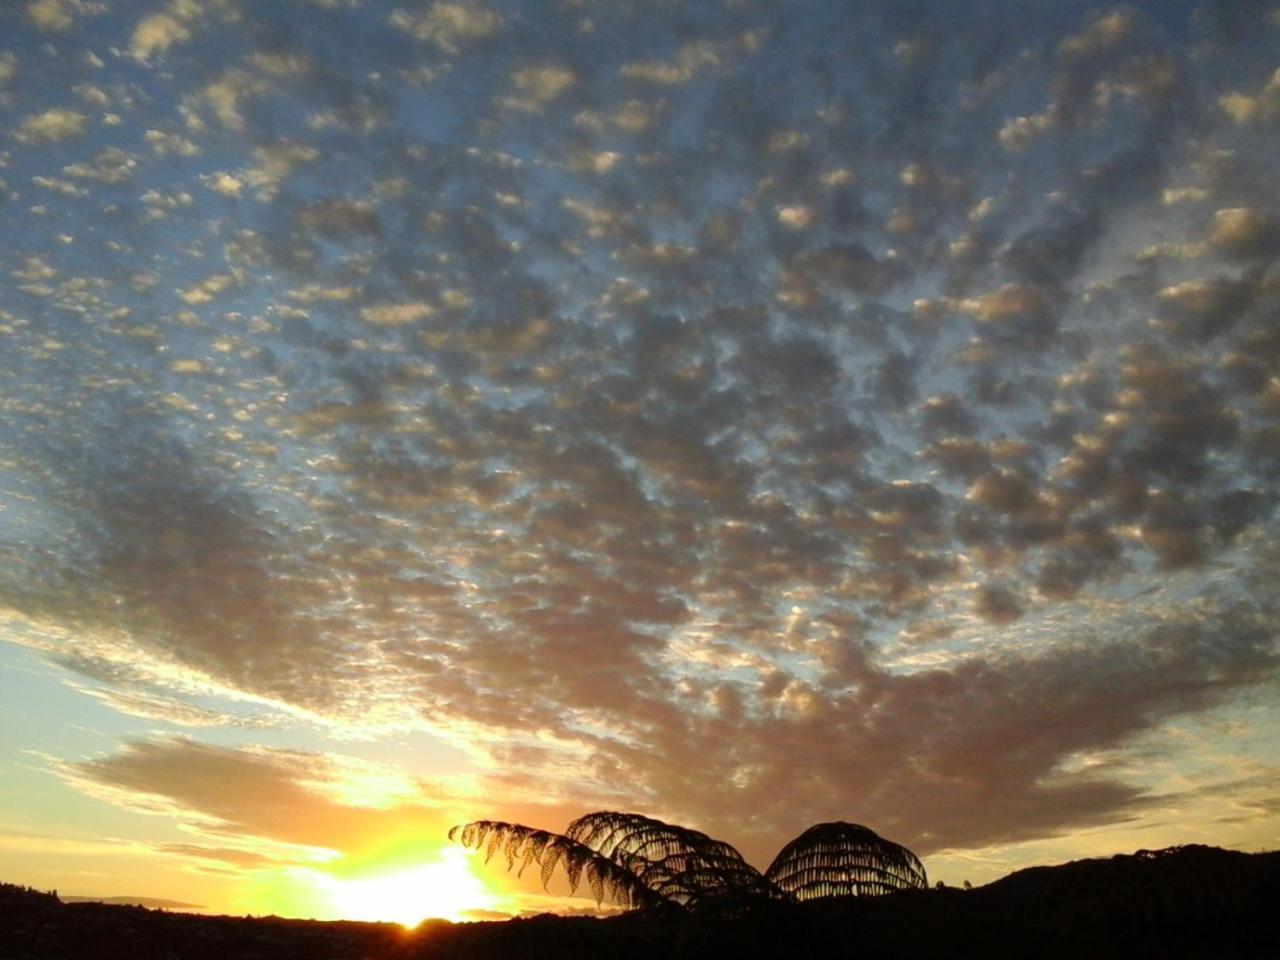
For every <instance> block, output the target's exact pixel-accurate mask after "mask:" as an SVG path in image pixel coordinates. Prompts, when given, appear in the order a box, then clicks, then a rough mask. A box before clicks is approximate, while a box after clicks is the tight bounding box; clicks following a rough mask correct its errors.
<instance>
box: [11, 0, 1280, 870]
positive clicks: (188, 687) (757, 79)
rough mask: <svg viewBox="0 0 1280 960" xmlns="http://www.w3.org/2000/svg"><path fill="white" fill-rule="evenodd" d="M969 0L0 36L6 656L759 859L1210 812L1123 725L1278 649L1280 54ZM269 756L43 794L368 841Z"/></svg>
mask: <svg viewBox="0 0 1280 960" xmlns="http://www.w3.org/2000/svg"><path fill="white" fill-rule="evenodd" d="M972 6H973V5H957V4H947V3H915V4H911V5H909V6H908V7H903V6H901V5H890V4H819V3H812V4H810V3H791V4H786V5H769V4H752V3H741V4H712V3H705V4H704V3H693V4H682V5H660V6H659V7H658V8H656V9H655V7H654V6H653V5H652V4H647V3H631V4H629V3H623V2H591V0H587V2H583V3H576V4H565V5H562V6H556V7H546V6H544V5H541V4H524V3H514V2H513V3H497V2H494V3H486V4H460V3H447V2H443V0H438V2H430V3H428V2H422V3H409V4H384V3H380V2H377V0H368V2H365V3H359V2H350V3H347V2H320V0H314V2H304V0H294V2H290V3H286V4H282V5H254V4H246V3H235V2H233V0H218V2H211V3H203V4H194V3H185V2H183V3H172V4H167V5H165V4H158V3H157V4H119V5H102V4H93V3H87V2H86V3H81V2H70V0H68V2H59V3H52V2H43V0H42V2H41V3H37V4H31V5H29V7H27V8H26V9H25V11H19V12H17V13H12V12H11V13H5V14H0V23H3V24H5V27H6V29H5V30H3V31H0V35H3V36H4V37H5V39H4V40H3V41H2V42H0V111H3V112H4V114H5V115H6V116H7V117H8V119H9V120H10V121H11V122H10V123H9V124H8V126H9V128H10V130H11V131H12V132H11V134H10V135H9V137H8V142H7V143H5V144H3V149H2V150H0V177H3V180H4V184H5V190H6V196H7V198H8V199H7V201H6V202H7V207H6V209H7V210H8V211H9V212H10V214H12V216H13V217H14V218H15V224H17V227H16V228H15V229H11V230H9V231H7V232H6V236H5V239H4V241H3V244H4V245H3V248H0V257H2V260H0V263H2V265H3V269H4V271H5V272H6V274H7V280H8V282H7V283H6V284H5V285H4V287H3V292H2V293H0V337H3V342H4V345H5V356H6V364H5V370H6V372H5V374H4V376H3V379H2V380H0V391H2V392H0V402H2V403H3V405H4V409H5V417H4V420H3V426H2V427H0V444H2V447H0V450H2V453H0V505H3V511H2V512H0V605H2V606H0V609H2V610H3V613H4V617H5V620H6V621H7V622H8V623H9V632H8V633H7V634H6V635H7V636H9V637H11V638H12V639H15V640H17V641H19V642H22V643H24V644H26V645H28V646H32V647H34V648H36V649H38V650H40V651H42V652H43V653H44V654H45V655H47V656H48V657H49V658H50V659H52V660H53V661H55V662H57V663H59V664H62V665H63V666H64V667H66V668H67V669H68V670H70V671H73V672H74V673H76V674H78V675H80V676H81V677H82V680H80V681H77V682H78V683H81V684H82V686H83V688H84V689H85V690H86V691H89V692H91V693H93V695H94V696H96V697H98V698H99V699H100V701H101V702H104V703H107V704H109V705H111V706H113V707H115V708H116V709H118V710H121V711H123V712H125V713H128V714H132V715H142V716H145V717H148V718H163V717H166V716H167V717H169V718H170V719H171V720H172V721H173V722H175V723H178V724H180V725H182V726H184V727H185V728H187V729H188V730H199V729H200V728H201V727H212V726H221V727H223V728H224V729H225V728H228V727H234V726H235V725H236V723H238V722H243V721H237V720H235V719H234V717H232V716H231V715H230V714H226V713H223V712H222V711H221V710H220V709H210V708H209V707H208V704H207V703H206V705H205V706H203V707H202V706H200V705H198V704H197V703H196V700H197V699H199V698H202V697H203V698H209V697H212V698H221V699H222V700H223V701H225V702H227V703H230V704H234V703H240V704H245V703H247V704H253V705H255V706H254V707H253V709H254V710H256V711H258V712H257V713H255V714H254V715H253V720H252V722H253V723H254V724H262V723H276V724H279V725H281V726H284V727H288V725H289V724H292V723H297V722H306V723H309V724H313V725H314V724H319V725H321V727H322V728H323V729H327V730H330V731H331V732H335V733H339V734H342V735H351V734H353V733H362V734H363V735H367V736H377V735H378V734H379V733H380V732H382V731H386V730H399V731H403V730H406V729H418V730H425V731H429V732H432V733H434V734H436V735H437V736H440V737H443V738H446V739H448V740H450V741H451V742H453V743H455V744H458V745H460V746H463V747H465V748H466V749H467V750H468V751H469V752H470V755H471V756H472V757H474V758H475V762H476V764H477V766H478V770H479V773H478V776H479V777H480V780H481V783H482V784H487V785H488V787H489V788H490V789H491V790H497V789H499V788H500V789H501V790H502V795H503V796H505V797H508V798H510V799H509V800H508V801H506V802H507V806H505V807H503V810H504V811H510V810H511V809H512V808H513V807H512V805H513V804H516V803H528V802H530V800H531V798H534V797H539V798H542V799H546V800H547V801H548V802H550V803H565V802H569V801H571V802H572V804H573V805H575V806H580V807H584V808H590V807H591V806H593V805H595V804H604V803H609V804H611V805H618V806H623V805H628V806H640V807H644V808H646V809H651V810H654V811H655V812H664V813H668V814H670V815H672V816H676V817H680V818H684V819H691V820H693V821H694V822H696V823H698V824H699V825H701V826H704V827H706V828H707V829H715V830H721V831H723V832H725V833H726V834H728V835H731V836H733V837H736V838H745V839H746V842H747V845H748V847H751V848H752V849H755V846H758V849H759V850H760V851H768V850H770V849H772V848H775V847H776V846H777V843H778V842H779V840H780V839H783V838H785V837H786V836H790V835H792V834H793V833H794V826H795V824H796V823H801V822H812V821H816V820H821V819H832V818H852V819H857V820H862V821H866V822H869V823H873V824H876V825H877V827H879V826H881V825H882V826H883V827H884V829H885V830H887V831H888V832H890V833H891V834H892V835H893V836H895V837H898V838H900V839H903V840H906V841H908V842H910V843H912V845H913V846H916V848H917V849H919V850H921V851H922V852H930V851H938V850H942V849H945V848H972V847H976V846H984V845H986V846H990V845H996V844H1000V843H1011V842H1015V841H1021V840H1027V839H1034V838H1038V837H1047V836H1054V835H1058V834H1062V833H1065V832H1069V831H1071V830H1074V829H1078V828H1083V827H1088V826H1096V825H1102V824H1113V823H1116V822H1119V821H1122V820H1125V819H1126V818H1137V817H1140V816H1142V813H1143V811H1144V810H1147V809H1149V808H1150V807H1151V805H1152V804H1153V803H1156V802H1157V801H1162V798H1164V799H1167V798H1168V796H1170V791H1176V790H1177V789H1191V788H1190V787H1187V786H1186V783H1185V781H1178V782H1180V783H1182V786H1181V787H1179V786H1178V785H1177V783H1175V781H1174V780H1170V781H1169V782H1167V783H1164V782H1154V781H1153V780H1152V779H1151V778H1150V777H1147V776H1145V775H1144V773H1143V769H1142V765H1141V764H1140V763H1139V762H1138V761H1137V760H1136V759H1135V758H1134V756H1133V755H1130V754H1127V753H1126V750H1127V749H1128V748H1129V747H1130V746H1132V745H1133V744H1135V743H1137V742H1139V741H1142V742H1144V743H1146V744H1147V746H1146V748H1145V749H1147V750H1149V751H1151V750H1154V751H1156V752H1157V753H1159V754H1160V756H1162V757H1164V758H1166V759H1172V760H1173V761H1177V760H1178V759H1179V757H1182V756H1183V754H1180V753H1179V750H1182V749H1184V747H1182V746H1179V744H1178V743H1177V742H1176V741H1174V740H1172V739H1167V738H1166V739H1162V738H1161V737H1162V731H1166V732H1167V728H1168V724H1170V723H1173V722H1176V721H1178V720H1179V719H1180V718H1187V717H1195V716H1199V715H1202V714H1203V713H1204V712H1205V711H1210V710H1214V709H1217V710H1224V709H1226V710H1229V709H1231V707H1232V705H1233V704H1237V703H1239V702H1245V701H1242V700H1241V699H1240V698H1246V700H1247V698H1249V697H1257V696H1258V695H1259V692H1260V691H1262V692H1265V691H1273V690H1274V685H1275V682H1276V676H1277V667H1278V666H1280V658H1278V656H1277V649H1276V643H1275V626H1276V616H1277V609H1276V604H1275V599H1274V589H1273V588H1272V587H1271V586H1269V585H1271V584H1274V582H1275V578H1276V576H1277V574H1280V568H1278V564H1277V559H1278V558H1277V555H1276V552H1275V550H1274V549H1273V548H1272V547H1271V546H1270V544H1271V542H1272V541H1273V540H1274V538H1275V535H1276V532H1277V531H1276V521H1275V506H1276V487H1275V476H1276V470H1277V465H1278V464H1280V419H1278V418H1280V379H1278V378H1280V332H1278V330H1280V328H1278V327H1277V325H1276V324H1275V320H1274V318H1275V313H1276V309H1277V306H1278V305H1280V259H1277V258H1278V257H1280V242H1278V240H1277V237H1278V236H1280V233H1278V228H1277V224H1278V223H1280V211H1278V210H1277V208H1276V205H1275V197H1276V196H1277V188H1278V187H1280V182H1278V180H1280V177H1278V175H1277V171H1276V167H1275V164H1274V160H1272V159H1270V158H1273V157H1274V156H1276V155H1277V151H1278V148H1280V143H1278V142H1277V139H1278V128H1277V117H1278V116H1280V112H1278V111H1277V109H1276V103H1277V97H1276V95H1275V93H1276V80H1275V69H1276V64H1275V63H1274V50H1275V39H1276V34H1277V32H1278V31H1280V23H1278V22H1277V18H1276V15H1275V13H1274V12H1273V11H1271V10H1270V9H1269V8H1268V7H1267V6H1266V5H1265V4H1237V3H1227V2H1225V0H1224V2H1206V3H1203V4H1195V3H1189V2H1188V3H1181V2H1179V3H1170V4H1162V5H1159V9H1158V10H1155V9H1146V8H1141V9H1140V8H1138V7H1136V6H1133V7H1131V6H1120V7H1115V8H1110V9H1092V8H1090V7H1087V6H1085V5H1083V4H1077V3H1063V4H1053V5H1026V4H1015V3H995V2H992V3H987V4H982V5H981V6H982V8H983V9H982V12H981V13H975V12H974V10H973V9H972ZM961 7H963V8H964V9H960V8H961ZM975 22H981V23H984V24H987V25H989V27H990V29H984V30H983V31H975V30H973V29H972V28H971V25H972V24H973V23H975ZM1153 744H1154V745H1153ZM1100 755H1105V756H1107V757H1109V758H1111V759H1110V760H1109V762H1108V763H1105V764H1101V765H1089V764H1087V763H1085V762H1084V761H1083V760H1082V758H1087V757H1090V756H1100ZM300 756H301V755H292V754H283V753H272V752H270V751H268V750H266V748H262V747H255V746H252V745H249V744H243V745H241V747H239V748H231V747H214V746H211V745H207V744H203V743H201V742H200V741H198V740H193V739H178V740H140V741H131V742H129V743H128V744H126V745H124V746H122V747H121V749H120V751H119V752H118V753H116V754H114V755H110V756H106V757H100V758H98V759H95V760H91V761H83V762H75V761H71V760H66V759H64V760H61V761H58V764H59V766H58V769H59V770H60V771H62V773H63V775H64V776H66V777H67V778H69V779H70V780H71V781H72V782H74V783H76V784H78V785H80V786H81V787H82V788H84V789H86V790H89V791H93V792H95V793H96V794H98V795H102V796H106V797H108V798H109V799H112V800H114V801H116V802H122V803H128V802H131V801H130V800H129V799H128V798H129V797H134V798H135V799H136V798H139V797H151V798H153V800H154V798H156V797H159V798H161V801H162V804H161V805H162V808H163V809H167V810H171V811H178V812H180V813H181V814H182V815H190V816H195V817H197V819H198V820H199V822H200V823H201V824H203V825H204V826H203V827H202V829H206V830H209V829H212V827H210V825H211V824H212V825H214V826H218V825H221V826H220V829H223V830H229V831H231V832H233V833H237V834H243V835H246V836H250V835H251V836H260V837H269V838H270V839H272V840H277V841H280V842H285V843H291V844H298V845H301V846H325V845H326V844H328V843H331V841H327V840H326V839H325V835H326V834H328V835H339V836H343V837H345V836H348V835H350V834H351V833H352V831H354V830H355V828H354V827H350V826H348V823H349V819H350V818H351V817H352V816H353V815H352V814H351V813H350V812H349V811H348V810H347V808H346V807H344V806H342V804H340V803H337V804H335V803H333V802H331V801H324V800H316V797H317V796H320V794H318V793H317V792H316V790H310V791H309V788H306V787H303V786H298V785H297V783H298V781H299V779H302V780H305V777H306V776H307V775H309V774H306V772H305V771H304V770H303V769H302V768H303V767H305V766H306V765H307V764H312V765H315V764H320V765H321V766H323V764H324V763H327V762H329V761H327V760H324V759H323V758H321V759H315V758H312V759H310V760H307V759H305V758H302V759H300ZM317 756H319V755H317ZM1186 756H1187V757H1189V754H1188V755H1186ZM1126 758H1127V759H1126ZM1188 762H1190V760H1188ZM1259 762H1261V761H1259ZM190 771H207V773H201V774H200V775H199V776H196V777H194V779H192V780H191V781H190V783H187V782H186V781H184V780H183V779H182V778H183V777H186V776H188V775H189V774H190ZM179 772H181V774H180V773H179ZM313 773H314V771H313ZM1257 777H1258V778H1259V779H1258V780H1257V782H1260V783H1264V784H1267V783H1270V784H1272V785H1274V783H1275V770H1274V768H1273V767H1265V765H1263V767H1262V768H1260V772H1259V773H1258V774H1257ZM202 778H204V779H202ZM202 783H208V784H209V785H211V786H210V789H208V790H205V789H203V788H201V787H200V784H202ZM223 785H233V786H225V787H224V786H223ZM477 789H480V788H477ZM1196 789H1206V790H1207V789H1213V785H1212V784H1210V785H1204V784H1200V785H1198V786H1196ZM1222 789H1226V788H1225V787H1224V788H1222ZM429 792H430V791H428V794H429ZM268 794H270V795H272V796H274V797H276V798H277V801H278V802H276V805H275V806H273V807H271V808H270V809H271V810H272V811H274V812H273V813H271V815H272V816H278V817H280V818H281V819H279V820H278V821H275V820H273V821H272V822H270V823H266V822H259V821H257V820H254V819H252V818H253V817H254V816H266V815H267V814H266V813H265V812H264V811H265V810H266V809H267V805H266V804H263V803H260V801H261V799H262V797H264V796H266V795H268ZM482 795H483V793H482ZM491 795H492V794H491ZM280 797H284V798H285V801H287V802H283V801H279V798H280ZM157 802H159V801H157ZM413 802H414V803H416V802H418V801H416V800H415V801H413ZM423 802H425V801H423ZM494 803H495V805H500V804H498V802H497V801H494ZM326 804H328V805H327V806H326ZM254 811H258V813H256V814H255V812H254ZM1256 816H1257V817H1262V818H1265V817H1266V816H1274V813H1273V812H1272V813H1270V814H1268V813H1267V812H1266V808H1265V806H1263V807H1260V808H1259V809H1258V810H1257V811H1256ZM551 825H552V826H558V825H559V824H558V823H552V824H551ZM361 829H365V828H363V827H362V828H361ZM215 832H216V831H215ZM352 842H354V841H352ZM753 845H755V846H753ZM224 846H225V845H222V846H220V845H219V844H217V843H216V842H213V841H212V840H211V841H210V843H209V844H208V850H209V851H212V852H208V856H209V857H212V858H214V859H217V858H218V856H219V851H221V856H222V858H223V859H224V860H227V861H229V862H248V860H252V859H253V858H254V857H257V856H265V855H266V854H264V853H262V851H261V850H255V849H249V848H247V847H246V848H244V849H240V848H226V849H224ZM227 850H231V852H230V853H228V852H227ZM171 852H175V853H182V851H181V850H176V849H175V850H174V851H171ZM188 852H190V851H188ZM246 858H247V859H246Z"/></svg>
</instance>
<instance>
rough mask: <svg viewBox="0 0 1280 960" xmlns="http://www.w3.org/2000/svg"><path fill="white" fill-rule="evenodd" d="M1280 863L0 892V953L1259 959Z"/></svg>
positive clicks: (1182, 852)
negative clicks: (755, 901)
mask: <svg viewBox="0 0 1280 960" xmlns="http://www.w3.org/2000/svg"><path fill="white" fill-rule="evenodd" d="M1278 896H1280V852H1273V853H1257V854H1246V853H1237V852H1234V851H1229V850H1220V849H1218V848H1215V847H1204V846H1185V847H1174V848H1170V849H1168V850H1162V851H1155V852H1148V851H1139V852H1138V853H1136V854H1130V855H1122V856H1115V857H1110V858H1106V859H1098V860H1079V861H1073V862H1071V863H1066V864H1062V865H1060V866H1054V867H1032V868H1030V869H1027V870H1019V871H1018V872H1016V873H1013V874H1010V875H1009V876H1007V877H1005V878H1003V879H1001V880H997V881H996V882H994V883H990V884H988V885H986V886H984V887H978V888H976V889H974V890H959V889H955V888H942V889H932V890H920V889H916V890H903V891H899V892H897V893H892V894H888V895H885V896H880V897H871V898H862V899H854V898H849V897H831V898H822V899H816V900H810V901H807V902H804V903H790V902H777V901H764V902H762V903H760V904H759V905H758V906H757V907H756V908H754V909H752V910H750V911H746V912H741V911H736V912H733V913H716V912H714V911H712V912H705V913H698V914H675V913H672V912H671V911H669V910H668V911H663V910H658V911H651V910H637V911H633V912H631V913H628V914H624V915H622V916H617V917H611V918H608V919H595V918H591V917H554V916H550V915H542V916H538V917H531V918H525V919H518V920H511V921H505V922H485V923H468V924H452V923H448V922H445V921H429V922H428V923H425V924H423V925H422V926H420V927H419V928H418V929H417V930H414V931H405V930H403V929H402V928H400V927H398V926H396V925H394V924H373V923H357V922H347V921H338V922H317V921H310V920H283V919H280V918H278V917H266V918H258V919H248V918H243V919H242V918H235V917H206V916H196V915H191V914H180V913H167V912H161V911H153V910H147V909H144V908H141V907H124V906H110V905H105V904H100V903H70V904H68V903H62V902H61V901H59V900H58V899H57V897H56V896H54V895H52V894H45V893H40V892H38V891H35V890H31V889H29V888H23V887H16V886H11V885H8V884H0V957H3V958H5V960H37V958H38V960H64V958H65V960H70V958H81V957H94V958H100V960H125V958H129V960H132V958H136V957H144V956H145V957H148V958H157V960H163V958H184V960H185V958H190V960H226V958H228V957H236V958H238V960H255V958H262V960H268V958H270V960H295V958H296V960H303V958H308V960H310V958H340V957H351V958H354V957H364V958H369V960H383V958H388V960H389V958H437V957H438V958H454V957H457V958H489V957H497V958H506V957H528V958H539V957H548V958H550V957H554V958H556V960H568V958H576V957H600V956H607V957H609V958H611V960H626V958H641V957H661V958H663V960H670V958H681V957H701V956H707V955H712V954H713V953H715V954H723V955H726V956H730V957H734V958H735V960H738V958H753V957H756V958H766V957H785V958H803V957H846V956H847V957H855V956H856V957H863V956H874V955H881V956H894V957H916V956H919V957H926V956H927V957H931V958H936V957H974V958H979V957H981V958H991V957H1086V956H1087V957H1116V958H1120V957H1123V958H1125V960H1134V958H1142V957H1213V958H1219V957H1232V958H1236V957H1266V958H1274V957H1275V956H1277V953H1276V943H1277V937H1276V933H1275V931H1276V921H1275V910H1276V903H1277V902H1278V901H1277V897H1278Z"/></svg>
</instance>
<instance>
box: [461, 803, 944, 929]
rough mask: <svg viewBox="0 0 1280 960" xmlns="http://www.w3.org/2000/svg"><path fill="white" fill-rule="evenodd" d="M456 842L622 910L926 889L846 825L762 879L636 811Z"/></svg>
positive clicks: (819, 835) (910, 866)
mask: <svg viewBox="0 0 1280 960" xmlns="http://www.w3.org/2000/svg"><path fill="white" fill-rule="evenodd" d="M449 837H450V839H453V840H457V841H458V842H460V843H462V844H463V845H464V846H467V847H473V848H476V849H479V848H481V847H484V848H485V861H486V862H488V861H489V860H490V859H491V858H492V857H493V855H494V853H496V852H497V851H498V850H499V849H501V850H502V852H503V854H504V856H505V857H506V859H507V869H508V870H510V869H511V868H512V867H513V866H514V865H515V863H516V861H517V860H519V861H520V866H519V869H518V870H517V871H516V872H517V875H519V874H521V873H523V872H524V870H525V869H526V868H527V867H528V866H529V864H531V863H537V864H538V866H539V869H540V871H541V878H542V883H543V886H544V887H545V886H546V885H547V883H548V881H550V879H551V876H552V874H553V873H554V872H555V869H556V867H557V866H558V865H562V866H563V867H564V870H565V873H566V875H567V876H568V879H569V884H570V886H571V887H572V888H573V889H574V890H576V889H577V888H578V886H579V884H580V883H581V881H582V879H583V877H584V876H585V878H586V880H587V883H588V885H589V886H590V887H591V890H592V893H594V894H595V897H596V902H597V903H600V902H602V901H603V900H604V899H605V898H606V897H607V898H608V899H610V900H612V901H613V902H614V903H617V904H619V905H620V906H623V907H626V908H629V909H631V908H636V907H652V906H664V905H665V906H672V907H677V908H684V909H689V910H701V909H703V908H706V907H709V906H716V907H724V906H726V905H728V906H739V905H743V906H750V905H751V904H763V903H767V902H770V901H773V902H789V903H795V902H799V901H803V900H811V899H815V898H818V897H828V896H873V895H876V894H882V893H890V892H892V891H894V890H903V889H911V888H924V887H927V885H928V881H927V879H926V877H925V871H924V867H923V866H921V864H920V861H919V860H918V859H917V858H916V856H915V854H913V853H912V852H911V851H910V850H908V849H906V848H905V847H902V846H899V845H898V844H896V843H891V842H890V841H888V840H884V839H882V838H881V837H879V836H877V835H876V834H875V833H874V832H873V831H871V830H869V829H868V828H866V827H863V826H859V825H858V824H853V823H842V822H837V823H821V824H818V825H817V826H814V827H811V828H809V829H808V830H806V831H805V832H804V833H802V834H801V835H800V836H799V837H797V838H796V839H795V840H793V841H791V843H789V844H787V846H785V847H784V848H783V849H782V852H781V853H779V854H778V857H777V859H775V860H774V862H773V865H772V866H770V868H769V870H768V871H767V872H766V873H763V874H762V873H760V871H759V870H757V869H756V868H755V867H753V866H751V864H749V863H747V862H746V860H744V859H743V857H742V854H740V853H739V852H738V851H737V850H736V849H735V848H734V847H733V846H732V845H730V844H728V843H725V842H724V841H723V840H716V839H714V838H713V837H709V836H707V835H706V834H705V833H702V832H700V831H698V830H690V829H688V828H687V827H681V826H677V825H674V824H670V823H664V822H663V821H661V820H656V819H654V818H652V817H645V816H642V815H640V814H637V813H617V812H614V811H608V810H605V811H600V812H597V813H589V814H587V815H585V816H582V817H579V818H578V819H577V820H574V821H573V822H572V823H571V824H569V827H568V829H567V830H566V831H565V832H564V834H557V833H551V832H548V831H546V830H535V829H533V828H531V827H525V826H521V825H519V824H512V823H503V822H500V821H494V820H479V821H476V822H475V823H468V824H466V825H465V826H461V827H454V828H453V829H452V830H450V831H449Z"/></svg>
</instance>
